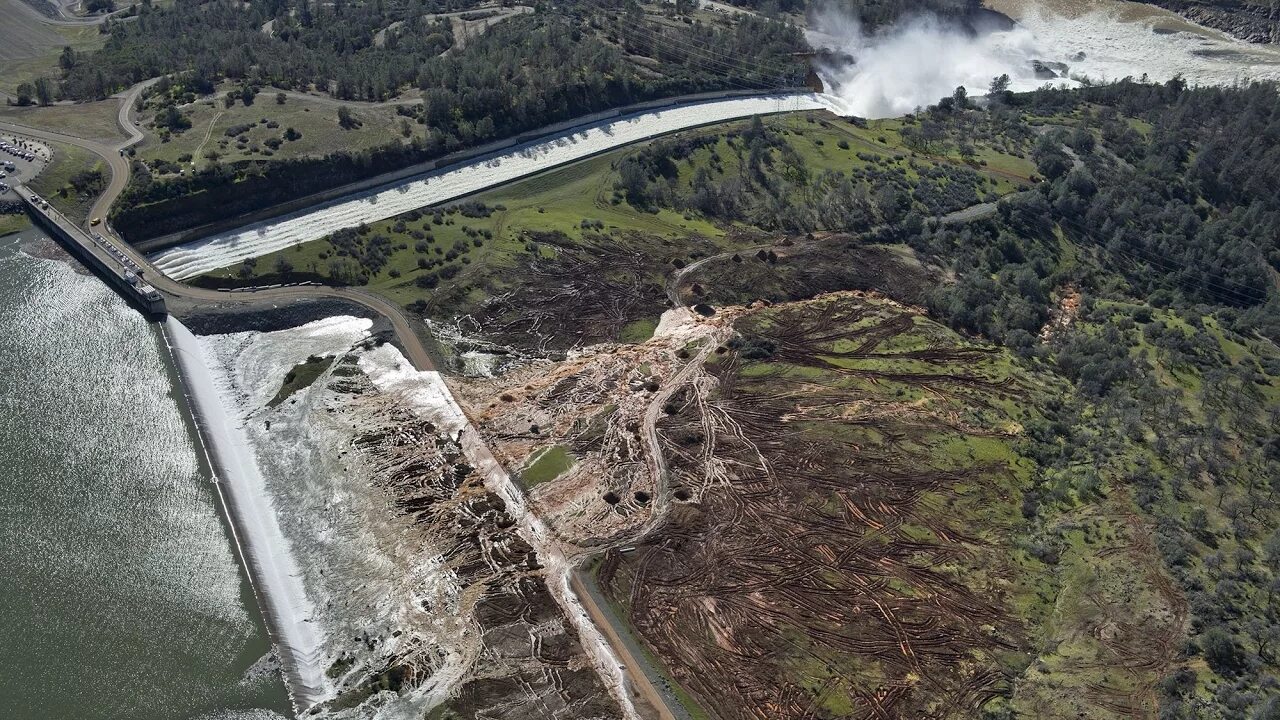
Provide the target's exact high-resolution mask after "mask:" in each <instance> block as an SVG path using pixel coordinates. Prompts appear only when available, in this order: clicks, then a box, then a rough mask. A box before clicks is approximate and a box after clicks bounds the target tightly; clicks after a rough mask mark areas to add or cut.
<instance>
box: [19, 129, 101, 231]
mask: <svg viewBox="0 0 1280 720" xmlns="http://www.w3.org/2000/svg"><path fill="white" fill-rule="evenodd" d="M48 144H49V145H50V146H51V147H52V148H53V160H51V161H50V162H49V164H48V165H46V166H45V168H44V170H43V171H42V172H41V173H40V175H38V176H37V177H36V178H35V179H34V180H32V181H31V182H30V183H28V186H29V187H30V188H31V189H32V190H33V191H35V193H36V194H37V195H39V196H40V197H42V198H44V199H46V200H48V201H49V203H50V204H51V205H53V206H54V207H56V208H57V209H58V210H60V211H61V212H62V213H63V214H64V215H66V216H67V217H69V218H71V219H72V220H75V221H77V222H80V221H83V220H85V219H86V218H87V217H88V213H89V208H91V207H93V202H94V200H96V199H97V197H98V195H99V194H100V193H101V191H102V187H105V181H106V180H105V179H106V177H107V172H108V170H107V168H106V167H105V165H104V164H103V162H102V160H101V159H100V158H99V157H98V156H97V155H94V154H93V153H91V152H89V151H88V150H85V149H83V148H79V147H76V146H74V145H65V144H63V143H48ZM95 169H96V170H98V171H100V172H101V173H102V174H103V178H104V180H103V182H104V185H103V186H102V187H97V188H96V189H90V190H89V191H88V192H84V193H82V192H79V191H77V190H76V188H75V187H74V186H73V185H72V183H71V181H72V178H74V177H75V176H76V175H78V174H80V173H83V172H85V171H91V170H95Z"/></svg>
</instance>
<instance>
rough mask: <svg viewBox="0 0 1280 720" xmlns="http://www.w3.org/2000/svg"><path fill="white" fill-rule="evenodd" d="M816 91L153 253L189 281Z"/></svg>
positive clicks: (680, 111)
mask: <svg viewBox="0 0 1280 720" xmlns="http://www.w3.org/2000/svg"><path fill="white" fill-rule="evenodd" d="M830 107H831V104H830V103H829V102H828V101H826V100H825V99H824V98H823V97H822V96H820V95H816V94H799V95H767V96H755V97H743V98H734V99H730V100H713V101H707V102H700V103H694V104H689V105H678V106H674V107H670V108H665V109H661V110H653V111H649V112H642V113H636V114H633V115H626V116H623V117H621V118H615V119H611V120H607V121H601V122H599V123H595V124H591V125H586V126H582V127H577V128H574V129H572V130H568V131H565V132H564V133H562V134H559V135H553V136H550V137H546V138H542V139H539V140H535V141H532V142H530V143H527V144H525V145H520V146H517V147H516V148H514V149H512V150H510V151H507V152H504V153H502V154H500V155H497V156H493V157H488V158H483V159H480V160H477V161H475V162H472V163H469V164H466V165H463V166H461V167H456V168H453V169H449V170H441V171H439V172H435V173H431V174H429V175H427V176H425V177H419V178H415V179H411V180H406V181H405V182H403V183H400V184H398V185H395V186H393V187H390V188H386V189H382V190H376V191H369V192H366V193H361V194H358V195H356V196H355V197H353V198H350V199H347V200H340V201H337V202H333V203H330V204H327V205H322V206H320V207H317V208H312V209H308V210H303V211H301V212H298V213H294V214H292V215H288V216H285V217H282V218H276V219H273V220H267V221H264V222H260V223H255V224H253V225H249V226H247V227H243V228H240V229H237V230H231V231H228V232H225V233H219V234H217V235H213V236H210V237H208V238H205V239H203V240H197V241H195V242H191V243H187V244H185V245H180V246H178V247H174V248H169V249H167V250H161V251H159V252H157V253H154V254H153V255H152V256H151V260H152V262H153V263H155V265H156V267H157V268H159V269H160V270H162V271H163V272H164V273H165V274H166V275H168V276H170V277H172V278H174V279H176V280H185V279H187V278H191V277H195V276H197V275H200V274H203V273H206V272H209V271H211V270H216V269H218V268H223V267H227V266H229V265H234V264H235V263H238V262H241V261H243V260H246V259H248V258H254V257H260V256H262V255H266V254H268V253H272V252H275V251H276V250H282V249H284V248H287V247H291V246H294V245H299V244H301V243H305V242H309V241H311V240H318V239H320V238H322V237H324V236H326V235H328V234H330V233H332V232H334V231H335V230H340V229H342V228H349V227H357V226H359V225H361V224H364V223H371V222H377V221H379V220H385V219H387V218H390V217H394V216H396V215H399V214H401V213H405V212H408V211H410V210H414V209H417V208H421V207H426V206H428V205H436V204H439V203H443V202H448V201H450V200H454V199H457V198H460V197H463V196H466V195H469V194H471V193H474V192H478V191H480V190H484V189H487V188H491V187H494V186H497V185H501V184H504V183H508V182H511V181H512V180H518V179H520V178H522V177H526V176H529V175H533V174H535V173H539V172H542V171H544V170H549V169H551V168H554V167H556V166H559V165H564V164H566V163H571V162H574V161H576V160H581V159H583V158H586V157H590V156H592V155H596V154H598V153H601V152H605V151H608V150H612V149H614V148H617V147H621V146H623V145H628V144H630V143H634V142H639V141H642V140H647V139H649V138H653V137H657V136H659V135H665V134H667V133H671V132H675V131H678V130H683V129H685V128H691V127H697V126H699V125H707V124H711V123H717V122H725V121H728V120H735V119H739V118H744V117H751V116H752V115H764V114H770V113H777V112H794V111H800V110H821V109H828V108H830Z"/></svg>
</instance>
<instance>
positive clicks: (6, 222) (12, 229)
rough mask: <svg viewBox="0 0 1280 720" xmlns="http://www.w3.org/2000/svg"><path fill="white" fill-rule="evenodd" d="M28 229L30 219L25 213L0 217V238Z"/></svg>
mask: <svg viewBox="0 0 1280 720" xmlns="http://www.w3.org/2000/svg"><path fill="white" fill-rule="evenodd" d="M29 227H31V219H30V218H28V217H27V215H26V213H18V214H17V215H0V236H3V235H9V234H12V233H16V232H21V231H23V230H26V229H27V228H29Z"/></svg>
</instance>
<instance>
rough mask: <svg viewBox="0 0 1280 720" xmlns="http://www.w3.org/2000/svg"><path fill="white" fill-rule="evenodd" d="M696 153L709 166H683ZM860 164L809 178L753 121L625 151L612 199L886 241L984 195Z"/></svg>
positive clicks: (871, 161) (950, 178) (933, 172)
mask: <svg viewBox="0 0 1280 720" xmlns="http://www.w3.org/2000/svg"><path fill="white" fill-rule="evenodd" d="M824 122H825V121H824ZM800 132H803V131H800ZM721 140H723V141H725V144H726V145H727V147H728V149H729V150H730V151H731V152H732V153H734V155H735V158H734V159H735V162H734V163H733V164H732V167H733V168H735V171H733V172H729V171H727V170H726V169H725V164H724V158H722V157H721V156H720V152H721V150H717V149H716V148H717V146H718V145H719V143H720V142H721ZM845 149H847V144H846V148H845ZM698 151H703V152H706V153H710V156H709V162H707V163H705V164H698V165H697V166H696V168H692V167H690V165H689V164H686V163H684V161H685V160H688V159H690V158H691V157H692V156H693V154H694V153H695V152H698ZM860 159H861V160H863V161H864V163H865V164H864V165H863V166H861V167H854V168H852V169H851V170H850V171H849V172H847V173H846V172H826V171H822V172H819V171H814V170H812V169H810V168H809V167H808V165H807V163H806V162H805V159H804V157H803V156H802V155H801V154H800V153H798V152H797V151H796V150H795V148H794V147H793V146H792V145H791V143H789V142H788V141H787V139H786V138H785V137H784V136H783V135H782V134H781V133H779V132H778V131H777V130H774V129H772V128H770V127H768V126H766V125H765V124H764V123H763V122H761V121H760V119H759V118H756V119H754V120H753V121H752V122H751V124H750V126H749V127H747V128H746V129H744V130H742V131H730V132H726V133H724V134H723V135H704V136H700V137H691V138H676V139H672V140H663V141H659V142H656V143H653V144H651V145H649V146H648V147H646V148H645V149H643V150H641V151H638V152H636V153H633V154H632V155H630V156H628V157H627V158H626V159H624V160H623V161H622V162H621V163H620V164H619V168H618V174H619V180H618V183H617V187H616V193H617V197H619V199H623V198H625V199H626V201H627V202H628V203H630V204H631V205H633V206H635V207H638V208H641V209H648V208H653V207H669V208H674V209H677V210H681V211H692V212H698V213H701V214H703V215H705V216H706V217H710V218H714V219H717V220H721V221H724V222H745V223H748V224H751V225H755V226H756V227H760V228H763V229H766V230H780V231H783V232H787V233H791V234H800V233H807V232H811V231H813V230H839V231H844V232H861V231H866V230H870V229H872V228H873V227H876V228H879V230H880V232H881V233H882V234H884V235H885V236H886V237H888V236H892V235H896V236H903V235H908V234H912V233H915V232H918V231H919V229H920V228H921V227H922V226H923V225H924V222H925V218H927V217H932V216H936V215H942V214H945V213H947V212H950V211H953V210H958V209H960V208H964V207H967V206H970V205H974V204H976V203H978V202H979V201H980V195H983V196H985V194H986V190H985V188H984V185H985V183H986V179H985V178H983V177H982V176H981V175H979V174H978V173H977V172H975V171H974V170H972V169H971V168H968V167H963V166H957V165H951V164H942V165H935V166H928V165H924V164H920V163H916V162H914V161H910V162H907V163H901V162H899V161H896V160H895V159H892V158H889V157H885V156H882V155H877V154H874V153H862V154H861V155H860ZM908 170H914V171H915V172H914V174H915V175H916V177H915V178H911V173H909V172H908ZM690 173H692V175H689V174H690Z"/></svg>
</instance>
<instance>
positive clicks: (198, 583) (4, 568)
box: [0, 231, 290, 720]
mask: <svg viewBox="0 0 1280 720" xmlns="http://www.w3.org/2000/svg"><path fill="white" fill-rule="evenodd" d="M40 235H41V234H40V233H37V232H34V231H27V232H25V233H21V234H19V235H10V236H7V237H3V238H0V287H3V289H4V291H3V293H0V337H3V338H4V343H3V344H2V345H0V478H3V483H2V484H0V577H2V578H3V583H0V637H3V638H4V641H3V642H2V643H0V717H4V718H22V719H23V720H42V719H44V718H48V719H49V720H63V719H66V718H77V720H97V719H99V718H102V719H104V720H105V719H108V718H110V719H112V720H114V719H117V718H128V719H129V720H185V719H187V718H201V719H207V720H214V719H217V720H250V719H252V720H266V719H273V720H279V719H280V718H282V717H283V716H287V715H288V714H290V710H289V701H288V697H287V695H286V693H285V690H284V685H283V682H282V680H281V677H280V672H279V670H278V669H277V665H276V663H275V662H274V660H273V656H272V654H271V652H270V651H271V646H270V642H269V640H268V638H267V634H266V632H265V631H264V629H263V625H262V620H261V614H260V613H259V611H258V608H257V606H256V604H255V601H254V596H253V593H252V591H251V588H250V586H249V585H248V582H247V581H246V578H245V575H244V573H243V571H242V569H241V566H240V564H239V560H238V558H237V556H236V549H235V546H234V545H233V543H232V540H231V536H230V534H229V532H228V530H227V527H226V524H225V522H224V520H223V518H222V516H221V510H220V507H219V505H218V499H217V493H216V488H215V487H214V486H213V484H212V483H211V482H210V474H209V470H208V467H207V465H206V463H205V462H204V460H203V451H202V450H201V447H200V445H199V444H198V443H197V441H196V436H195V434H194V428H193V426H192V423H191V421H190V419H189V417H188V416H187V414H186V409H185V406H184V404H183V400H182V397H183V396H182V392H181V390H180V388H179V386H178V385H177V384H176V383H177V378H176V375H175V373H174V369H173V367H172V365H171V361H170V359H169V356H168V353H167V351H166V349H165V345H164V340H163V337H162V336H161V335H160V333H159V330H158V328H157V326H155V325H152V324H149V323H147V322H146V321H145V320H144V319H143V318H142V317H141V316H140V315H139V314H138V313H137V312H136V311H134V310H133V309H132V308H130V307H129V306H127V305H126V304H125V303H124V302H123V301H122V300H120V299H119V298H118V297H117V296H116V295H115V294H114V293H113V292H112V291H111V290H109V289H108V288H107V287H106V285H104V284H103V283H102V282H101V281H100V280H98V279H97V278H95V277H92V276H88V275H85V274H82V273H78V272H76V271H75V270H73V269H72V268H71V266H70V265H68V264H66V263H64V262H60V261H55V260H45V259H38V258H36V257H33V256H31V255H29V254H26V253H24V252H23V251H22V246H23V243H24V242H30V241H31V240H33V239H34V238H37V237H39V236H40Z"/></svg>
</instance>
